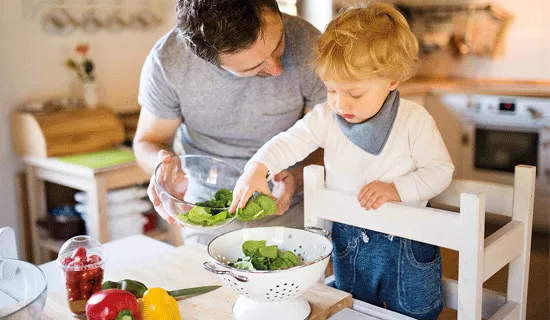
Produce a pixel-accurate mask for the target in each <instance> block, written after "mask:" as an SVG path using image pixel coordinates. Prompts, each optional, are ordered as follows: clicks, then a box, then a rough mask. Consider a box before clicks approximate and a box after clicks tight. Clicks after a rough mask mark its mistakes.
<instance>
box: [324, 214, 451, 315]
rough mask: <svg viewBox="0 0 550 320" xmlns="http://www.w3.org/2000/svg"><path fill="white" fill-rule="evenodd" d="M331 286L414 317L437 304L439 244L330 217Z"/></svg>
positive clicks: (434, 309) (431, 311) (440, 303)
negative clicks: (427, 242)
mask: <svg viewBox="0 0 550 320" xmlns="http://www.w3.org/2000/svg"><path fill="white" fill-rule="evenodd" d="M332 241H333V243H334V251H333V254H332V259H333V266H334V276H335V286H336V287H337V288H338V289H340V290H343V291H347V292H349V293H351V294H352V295H353V297H354V298H355V299H358V300H362V301H365V302H368V303H370V304H373V305H376V306H379V307H386V308H387V309H389V310H392V311H395V312H398V313H401V314H404V315H407V316H409V317H412V318H415V319H422V320H431V319H434V320H435V319H437V317H438V316H439V314H440V313H441V310H442V308H443V295H442V285H441V255H440V252H439V247H437V246H433V245H430V244H426V243H422V242H417V241H413V240H409V239H404V238H399V237H393V238H392V237H391V236H389V235H387V234H384V233H380V232H376V231H372V230H368V229H362V228H358V227H353V226H349V225H346V224H342V223H336V222H335V223H334V225H333V228H332Z"/></svg>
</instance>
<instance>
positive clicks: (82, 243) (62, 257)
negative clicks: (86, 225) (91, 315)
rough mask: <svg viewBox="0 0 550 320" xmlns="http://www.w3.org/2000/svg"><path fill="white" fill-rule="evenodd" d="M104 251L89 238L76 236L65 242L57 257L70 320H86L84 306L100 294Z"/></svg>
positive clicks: (97, 242)
mask: <svg viewBox="0 0 550 320" xmlns="http://www.w3.org/2000/svg"><path fill="white" fill-rule="evenodd" d="M105 258H106V255H105V251H104V249H103V246H102V245H101V243H99V241H97V240H95V239H93V238H91V237H89V236H76V237H73V238H71V239H69V240H67V241H66V242H65V243H64V244H63V246H62V247H61V249H60V250H59V255H58V257H57V260H56V261H57V265H58V266H59V267H61V269H63V274H64V275H65V288H66V289H67V301H68V305H69V309H70V310H71V314H72V316H73V317H75V318H77V319H86V302H87V301H88V299H89V298H90V296H91V295H92V294H93V293H95V292H97V291H100V290H101V284H102V283H103V270H104V264H105Z"/></svg>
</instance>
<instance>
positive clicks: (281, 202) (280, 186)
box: [272, 170, 296, 215]
mask: <svg viewBox="0 0 550 320" xmlns="http://www.w3.org/2000/svg"><path fill="white" fill-rule="evenodd" d="M295 192H296V182H295V179H294V176H293V175H292V173H290V172H289V171H288V170H283V171H281V172H279V173H278V174H276V175H275V176H274V177H273V191H272V194H273V196H274V197H275V203H276V204H277V207H278V208H279V211H277V212H276V213H275V215H282V214H284V213H285V212H286V211H287V210H288V208H289V207H290V202H291V201H292V197H294V193H295Z"/></svg>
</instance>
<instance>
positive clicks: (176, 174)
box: [147, 150, 187, 224]
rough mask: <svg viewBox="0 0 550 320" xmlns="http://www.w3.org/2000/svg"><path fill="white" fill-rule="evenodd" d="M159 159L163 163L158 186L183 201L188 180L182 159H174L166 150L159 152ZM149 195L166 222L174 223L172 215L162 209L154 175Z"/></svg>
mask: <svg viewBox="0 0 550 320" xmlns="http://www.w3.org/2000/svg"><path fill="white" fill-rule="evenodd" d="M158 158H159V160H160V163H162V165H161V167H160V168H159V170H160V171H159V172H157V177H158V178H159V179H157V182H158V184H159V185H160V186H161V187H162V188H164V189H165V190H167V191H169V192H170V193H171V194H172V195H173V196H175V197H176V198H178V199H183V196H184V195H185V191H187V179H186V177H185V173H184V172H183V171H182V170H181V162H180V159H179V158H178V157H174V156H173V154H171V153H170V152H168V151H166V150H160V151H159V152H158ZM168 172H171V173H172V174H168V175H167V174H166V173H168ZM166 176H168V177H170V179H166V178H165V177H166ZM147 195H148V196H149V200H151V202H152V203H153V206H154V207H155V210H156V211H157V213H158V214H159V215H160V216H161V217H162V218H163V219H164V220H166V221H168V223H170V224H172V223H174V219H173V218H172V217H170V215H168V213H166V211H164V209H163V207H162V203H161V201H160V198H159V195H158V193H157V190H156V187H155V174H154V173H153V175H152V176H151V180H150V181H149V187H148V188H147Z"/></svg>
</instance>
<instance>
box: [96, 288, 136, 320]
mask: <svg viewBox="0 0 550 320" xmlns="http://www.w3.org/2000/svg"><path fill="white" fill-rule="evenodd" d="M86 316H87V317H88V320H140V316H139V308H138V302H137V300H136V297H135V296H134V295H133V294H131V293H130V292H128V291H125V290H122V289H106V290H101V291H99V292H96V293H94V294H93V295H92V296H91V297H90V299H89V300H88V302H87V303H86Z"/></svg>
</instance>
